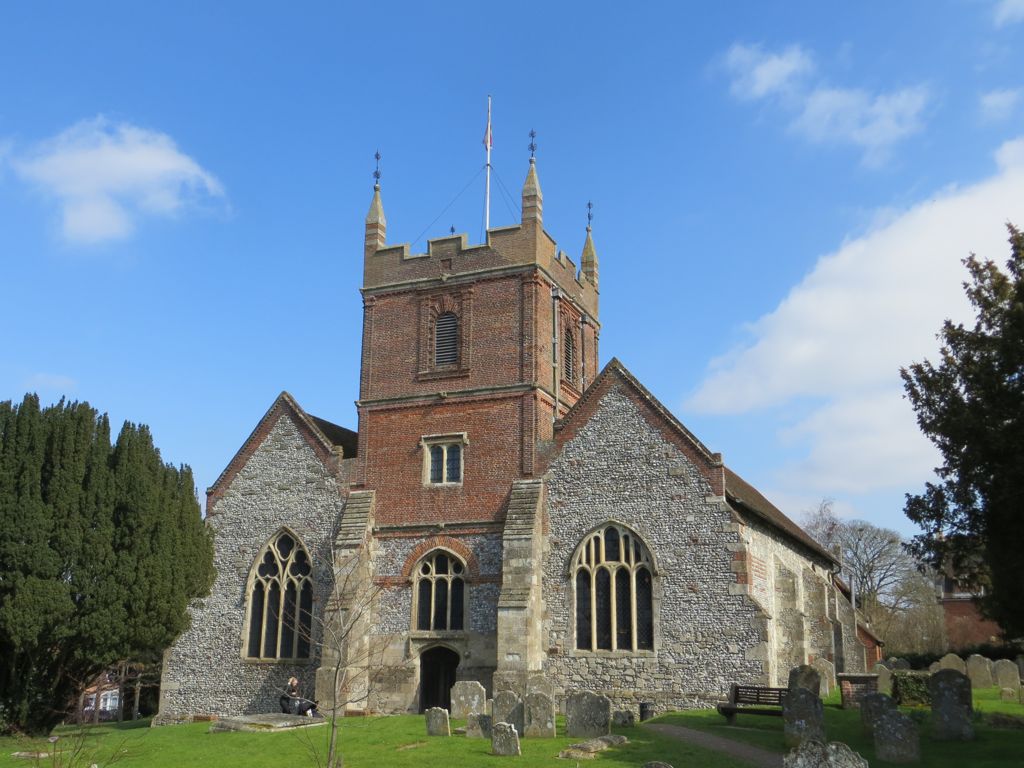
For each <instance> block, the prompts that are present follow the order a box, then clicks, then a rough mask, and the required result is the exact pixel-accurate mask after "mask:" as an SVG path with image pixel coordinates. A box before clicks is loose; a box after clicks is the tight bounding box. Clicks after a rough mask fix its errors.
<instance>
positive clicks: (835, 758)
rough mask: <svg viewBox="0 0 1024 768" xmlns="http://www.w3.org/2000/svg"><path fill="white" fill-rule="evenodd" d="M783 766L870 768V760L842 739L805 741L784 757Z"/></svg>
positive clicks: (800, 767)
mask: <svg viewBox="0 0 1024 768" xmlns="http://www.w3.org/2000/svg"><path fill="white" fill-rule="evenodd" d="M782 765H783V768H868V761H867V760H865V759H864V758H863V757H861V756H860V755H858V754H857V753H856V752H854V751H853V750H852V749H850V748H849V747H848V746H846V745H845V744H843V743H842V742H841V741H833V742H831V743H830V744H823V743H822V742H820V741H805V742H804V743H803V744H801V745H800V746H799V747H797V748H796V749H794V750H792V751H790V753H789V754H788V755H786V756H785V757H783V758H782Z"/></svg>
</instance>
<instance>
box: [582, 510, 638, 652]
mask: <svg viewBox="0 0 1024 768" xmlns="http://www.w3.org/2000/svg"><path fill="white" fill-rule="evenodd" d="M653 571H654V566H653V563H652V561H651V555H650V552H648V550H647V547H646V546H644V544H643V543H642V542H641V541H640V539H639V538H638V537H637V535H636V534H635V533H633V532H632V531H630V530H629V529H628V528H624V527H620V526H618V525H614V524H609V525H606V526H604V527H603V528H600V529H598V530H596V531H594V532H593V533H591V534H589V535H588V536H587V538H586V539H584V540H583V543H582V544H580V546H579V548H578V549H577V550H576V556H575V557H574V558H573V582H574V584H575V587H576V648H577V650H581V651H626V652H635V651H649V650H652V649H653V648H654V594H653V592H654V590H653V588H652V587H653V578H652V575H653Z"/></svg>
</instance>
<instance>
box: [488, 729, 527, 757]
mask: <svg viewBox="0 0 1024 768" xmlns="http://www.w3.org/2000/svg"><path fill="white" fill-rule="evenodd" d="M491 754H492V755H504V756H512V755H520V754H522V753H521V752H520V750H519V733H518V732H517V731H516V727H515V726H514V725H512V724H511V723H495V724H494V731H493V733H492V734H491Z"/></svg>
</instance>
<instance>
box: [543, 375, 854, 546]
mask: <svg viewBox="0 0 1024 768" xmlns="http://www.w3.org/2000/svg"><path fill="white" fill-rule="evenodd" d="M616 380H617V381H620V382H622V383H623V384H624V385H626V386H627V387H629V388H630V389H631V390H632V391H633V392H634V393H635V395H636V396H637V398H638V399H639V400H640V401H641V402H643V403H644V404H645V405H646V406H647V407H648V408H649V409H650V412H651V413H652V414H653V415H654V416H655V417H656V418H657V420H658V421H659V422H660V424H661V425H662V426H663V428H665V429H666V430H667V431H668V432H669V433H671V435H673V436H674V437H675V438H676V439H675V441H674V442H675V443H676V444H677V445H679V446H680V448H682V449H683V451H684V452H685V453H686V454H687V455H689V456H690V457H691V458H693V459H698V460H702V463H703V464H704V469H705V470H706V471H705V476H706V477H708V479H709V480H710V481H711V484H712V487H713V488H715V490H716V493H719V494H721V495H723V496H725V498H726V500H727V501H728V502H729V503H730V504H731V505H732V506H733V508H734V509H737V511H739V512H741V513H743V512H746V513H748V514H751V515H753V516H754V517H757V518H758V519H760V520H762V521H764V522H766V523H767V524H768V525H770V526H771V527H772V528H774V529H776V530H777V531H779V532H780V533H782V534H783V535H785V536H786V537H788V538H790V539H792V540H794V541H795V542H797V543H798V544H800V545H802V546H803V547H805V548H807V549H809V550H811V551H812V552H813V553H815V554H816V555H818V556H820V557H824V558H825V559H826V560H828V561H829V562H830V563H833V564H837V565H838V561H837V560H836V558H835V556H833V555H832V554H830V553H829V552H828V550H826V549H825V548H824V547H822V546H821V545H820V544H819V543H818V542H817V541H815V540H814V539H813V538H811V536H810V535H809V534H808V533H807V532H806V531H804V529H803V528H801V527H800V526H799V525H797V524H796V523H794V522H793V521H792V520H790V519H789V518H788V517H786V515H785V514H783V512H782V511H781V510H780V509H779V508H778V507H776V506H775V505H774V504H772V503H771V502H770V501H768V499H766V498H765V497H764V496H763V495H762V494H761V493H760V492H759V491H758V490H757V489H756V488H754V486H752V485H750V484H749V483H748V482H747V481H745V480H744V479H743V478H741V477H740V476H739V475H737V474H736V473H735V472H733V471H732V470H731V469H729V468H728V467H726V466H725V465H724V464H723V463H722V454H720V453H714V452H712V451H711V450H710V449H709V448H708V447H707V446H706V445H704V443H702V442H701V441H700V440H699V439H697V437H696V436H695V435H694V434H693V433H692V432H691V431H690V430H688V429H687V428H686V427H685V426H684V425H683V424H682V422H680V421H679V419H677V418H676V417H675V416H674V415H673V414H672V412H671V411H669V409H668V408H666V407H665V406H664V405H662V404H661V402H659V400H658V398H656V397H655V396H654V395H652V394H651V393H650V392H649V391H648V390H647V388H646V387H644V385H643V384H641V383H640V382H639V381H638V380H637V378H636V377H635V376H634V375H633V374H632V373H630V372H629V370H628V369H627V368H626V366H624V365H623V364H622V363H621V362H620V361H619V360H618V358H614V357H613V358H612V359H611V360H610V361H609V362H608V364H607V365H606V366H605V367H604V368H603V369H602V370H601V373H599V374H598V376H597V378H595V379H594V381H593V382H592V383H591V385H590V386H589V387H587V389H586V391H585V392H584V393H583V395H582V396H581V397H580V399H579V400H577V401H576V403H575V404H574V405H573V406H572V408H570V409H569V412H568V413H566V414H565V416H564V417H563V418H562V419H560V420H559V421H558V422H557V423H556V424H555V437H556V441H557V442H558V443H559V447H561V445H562V444H564V443H565V441H566V440H567V439H568V437H570V436H571V434H566V433H571V432H573V431H574V428H575V429H578V428H579V426H582V424H583V423H586V421H587V420H588V419H589V416H590V413H591V412H592V411H593V409H594V406H595V404H596V402H597V401H598V400H600V399H601V396H602V395H604V393H605V392H607V391H608V389H609V388H610V386H611V383H612V382H613V381H616ZM719 470H721V473H720V472H719ZM720 477H724V479H722V480H719V478H720Z"/></svg>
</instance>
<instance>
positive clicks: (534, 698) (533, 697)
mask: <svg viewBox="0 0 1024 768" xmlns="http://www.w3.org/2000/svg"><path fill="white" fill-rule="evenodd" d="M524 704H525V707H526V729H525V730H524V731H523V736H525V737H526V738H528V739H553V738H555V702H554V701H552V700H551V697H550V696H548V695H547V694H546V693H541V692H539V691H538V692H536V693H529V694H527V695H526V701H525V702H524Z"/></svg>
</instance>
